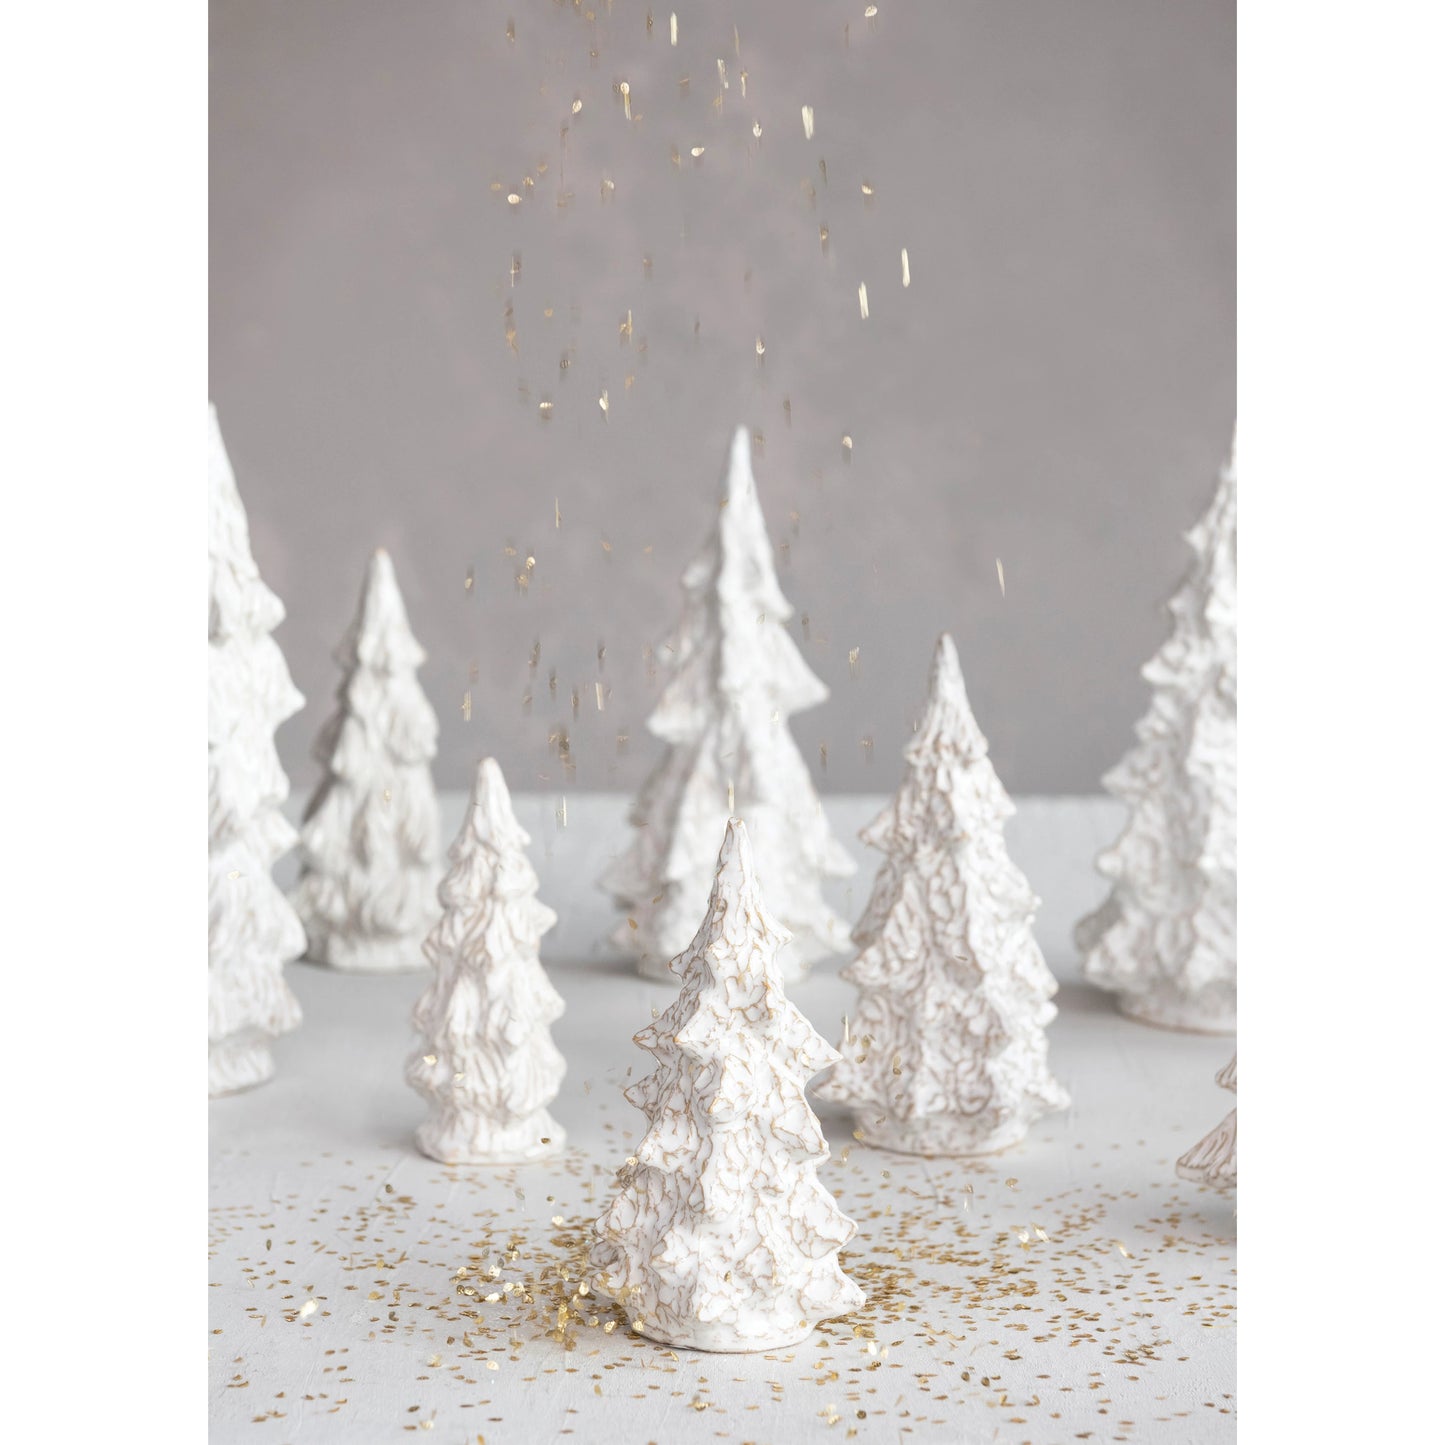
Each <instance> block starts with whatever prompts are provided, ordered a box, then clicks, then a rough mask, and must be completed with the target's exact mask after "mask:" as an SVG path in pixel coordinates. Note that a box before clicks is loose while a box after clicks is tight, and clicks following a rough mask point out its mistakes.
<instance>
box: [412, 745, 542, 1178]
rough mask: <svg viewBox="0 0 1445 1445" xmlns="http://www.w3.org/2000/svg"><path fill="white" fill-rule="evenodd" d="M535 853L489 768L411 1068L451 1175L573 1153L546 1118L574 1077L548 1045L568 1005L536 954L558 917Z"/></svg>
mask: <svg viewBox="0 0 1445 1445" xmlns="http://www.w3.org/2000/svg"><path fill="white" fill-rule="evenodd" d="M530 842H531V839H530V838H529V837H528V836H527V834H526V833H525V832H524V831H523V830H522V827H521V825H520V824H519V823H518V822H517V818H516V815H515V814H514V813H513V812H512V800H511V797H510V796H509V795H508V793H507V784H506V782H505V781H504V780H503V778H502V770H501V768H499V767H498V766H497V763H496V761H495V760H494V759H492V758H487V759H486V760H485V761H484V762H483V763H482V764H481V765H480V766H479V767H478V769H477V776H476V781H475V783H474V784H473V787H472V801H471V806H470V807H469V808H468V809H467V816H466V821H465V822H463V824H462V830H461V832H460V833H459V834H458V835H457V840H456V842H454V843H453V844H452V846H451V850H450V852H449V854H448V856H449V858H450V859H451V868H450V870H449V871H448V873H447V875H446V877H445V878H443V879H442V883H441V887H440V889H439V890H438V894H439V896H440V898H441V903H442V916H441V919H440V921H439V922H438V923H437V925H436V926H435V928H433V929H432V931H431V933H430V934H429V935H428V937H427V940H426V944H425V951H426V957H427V958H428V959H429V960H430V962H431V965H432V968H433V969H434V970H435V972H434V974H433V977H432V981H431V983H430V984H429V985H428V987H427V989H426V992H425V993H423V994H422V996H421V998H420V999H419V1000H418V1002H417V1005H416V1009H415V1012H414V1013H413V1015H412V1022H413V1024H414V1025H415V1027H416V1031H417V1033H419V1034H420V1035H421V1045H420V1047H419V1048H418V1049H417V1051H416V1052H415V1053H414V1054H413V1055H412V1057H411V1058H410V1060H409V1061H408V1063H407V1066H406V1078H407V1082H408V1083H409V1084H410V1085H411V1086H412V1088H414V1089H415V1090H416V1091H417V1092H418V1093H419V1094H421V1095H422V1096H423V1097H424V1098H425V1099H426V1100H427V1101H428V1102H429V1103H430V1105H431V1108H432V1113H431V1117H430V1118H429V1119H428V1120H427V1121H426V1123H424V1124H423V1125H422V1126H421V1128H420V1129H419V1130H418V1131H417V1136H416V1137H417V1144H418V1145H419V1146H420V1147H421V1149H422V1151H423V1152H424V1153H427V1154H430V1155H431V1156H432V1158H433V1159H440V1160H441V1161H442V1162H443V1163H445V1164H509V1163H521V1162H525V1161H528V1160H532V1159H541V1158H545V1157H546V1156H547V1155H549V1154H555V1153H557V1152H558V1151H559V1150H560V1149H561V1148H562V1146H563V1145H564V1144H565V1142H566V1137H565V1135H564V1134H563V1131H562V1126H561V1125H560V1124H558V1123H557V1121H556V1120H555V1119H553V1118H552V1116H551V1114H549V1113H548V1112H547V1105H548V1104H550V1103H551V1102H552V1100H553V1099H555V1098H556V1097H557V1090H558V1089H559V1088H560V1087H561V1083H562V1075H563V1074H564V1073H565V1072H566V1069H567V1066H566V1064H565V1063H564V1062H563V1059H562V1055H561V1054H560V1053H558V1052H557V1046H556V1045H555V1044H554V1043H553V1042H552V1034H551V1025H552V1024H553V1023H554V1022H555V1021H556V1020H557V1019H559V1018H560V1017H561V1016H562V1009H563V1004H562V1000H561V998H560V997H559V996H558V994H557V991H556V989H554V988H553V987H552V985H551V983H550V982H549V981H548V978H547V975H546V973H545V972H543V969H542V964H541V961H540V960H539V958H538V955H537V945H538V942H539V940H540V939H541V937H542V935H543V934H544V933H546V932H547V930H548V929H549V928H551V927H552V925H553V924H554V923H556V921H557V915H556V914H555V913H553V912H552V910H551V909H550V908H548V907H547V906H546V905H545V904H542V903H539V902H538V901H537V896H536V895H537V875H536V873H535V872H534V871H533V869H532V865H531V864H530V863H529V862H528V861H527V853H526V848H527V844H528V843H530Z"/></svg>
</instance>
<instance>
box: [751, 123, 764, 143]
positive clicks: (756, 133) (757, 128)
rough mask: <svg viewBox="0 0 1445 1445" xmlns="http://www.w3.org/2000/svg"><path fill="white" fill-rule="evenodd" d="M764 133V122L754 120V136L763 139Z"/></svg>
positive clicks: (756, 138)
mask: <svg viewBox="0 0 1445 1445" xmlns="http://www.w3.org/2000/svg"><path fill="white" fill-rule="evenodd" d="M762 134H763V127H762V124H761V122H759V121H756V120H755V121H754V122H753V138H754V139H755V140H761V139H762Z"/></svg>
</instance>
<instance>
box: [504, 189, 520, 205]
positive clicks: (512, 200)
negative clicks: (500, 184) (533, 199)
mask: <svg viewBox="0 0 1445 1445" xmlns="http://www.w3.org/2000/svg"><path fill="white" fill-rule="evenodd" d="M507 204H508V205H509V206H520V205H521V204H522V198H521V196H519V195H518V194H517V193H516V191H513V192H512V194H511V195H509V196H508V197H507Z"/></svg>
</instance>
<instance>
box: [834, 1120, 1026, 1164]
mask: <svg viewBox="0 0 1445 1445" xmlns="http://www.w3.org/2000/svg"><path fill="white" fill-rule="evenodd" d="M853 1123H854V1126H855V1128H856V1131H857V1134H856V1137H857V1138H858V1140H859V1142H860V1143H863V1144H867V1145H869V1146H870V1147H871V1148H874V1149H888V1150H891V1151H893V1152H894V1153H896V1154H921V1155H923V1156H925V1157H927V1158H973V1157H976V1156H980V1155H984V1154H1001V1153H1002V1152H1003V1151H1004V1150H1005V1149H1012V1148H1013V1146H1014V1145H1015V1144H1018V1143H1021V1142H1022V1141H1023V1140H1024V1139H1025V1138H1026V1137H1027V1136H1028V1132H1029V1125H1028V1120H1026V1119H1012V1120H1009V1121H1008V1122H1007V1123H1004V1124H1000V1125H999V1126H997V1127H996V1128H992V1129H990V1128H988V1127H986V1126H985V1127H983V1128H979V1127H975V1126H973V1125H971V1124H970V1122H969V1121H968V1120H966V1119H959V1118H953V1117H947V1116H935V1117H933V1118H930V1119H918V1120H911V1121H904V1120H895V1119H890V1118H889V1117H888V1116H887V1115H886V1114H871V1115H870V1114H869V1113H867V1112H861V1113H856V1114H854V1116H853Z"/></svg>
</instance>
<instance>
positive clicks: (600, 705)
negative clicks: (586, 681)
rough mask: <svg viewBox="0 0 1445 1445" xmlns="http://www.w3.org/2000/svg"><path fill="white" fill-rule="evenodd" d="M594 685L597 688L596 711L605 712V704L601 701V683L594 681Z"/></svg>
mask: <svg viewBox="0 0 1445 1445" xmlns="http://www.w3.org/2000/svg"><path fill="white" fill-rule="evenodd" d="M594 685H595V686H596V688H597V711H598V712H605V711H606V705H605V704H604V702H603V700H602V684H601V683H600V682H599V683H596V684H594Z"/></svg>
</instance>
